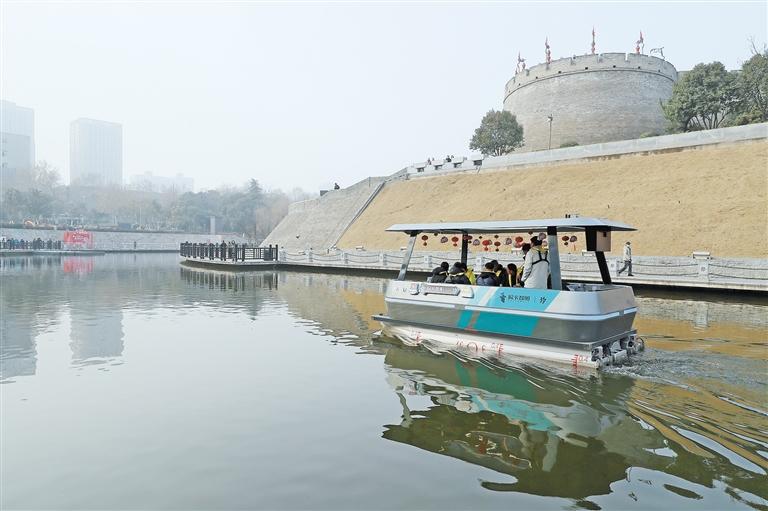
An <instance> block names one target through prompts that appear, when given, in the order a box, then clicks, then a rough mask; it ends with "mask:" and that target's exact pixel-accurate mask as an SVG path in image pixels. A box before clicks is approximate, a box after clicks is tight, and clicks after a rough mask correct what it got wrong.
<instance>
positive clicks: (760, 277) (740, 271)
mask: <svg viewBox="0 0 768 511" xmlns="http://www.w3.org/2000/svg"><path fill="white" fill-rule="evenodd" d="M456 258H457V254H456V253H455V252H425V253H419V254H414V256H413V257H412V258H411V261H410V264H409V266H408V268H409V271H411V272H415V273H426V272H430V271H431V270H432V269H433V268H435V267H436V266H438V265H439V264H440V262H441V261H448V262H449V263H450V262H452V261H455V260H456ZM403 259H404V254H403V252H402V251H381V252H367V251H333V252H323V253H315V252H312V251H307V252H301V253H290V252H289V253H286V252H281V253H280V254H279V256H278V265H279V267H285V266H298V267H311V268H320V269H323V268H326V269H334V270H357V271H360V270H364V271H375V272H382V271H391V272H392V274H393V278H394V275H396V272H397V271H398V270H399V269H400V267H401V265H402V262H403ZM492 259H497V260H498V261H499V262H500V263H501V264H503V265H504V266H506V265H507V264H508V263H514V264H516V265H518V266H520V265H521V264H522V258H521V257H520V256H519V255H517V254H514V255H513V254H509V253H495V252H480V253H478V252H470V254H469V258H468V262H469V263H470V265H474V268H475V271H476V272H477V273H479V271H480V268H482V267H483V265H484V264H485V263H486V262H488V261H490V260H492ZM621 264H622V263H621V261H620V258H618V257H612V258H608V268H609V270H610V271H611V275H612V278H613V280H614V282H615V283H618V284H627V285H635V286H647V287H660V288H680V289H702V290H714V291H746V292H759V293H768V260H765V259H694V258H692V257H636V258H634V264H633V274H634V277H627V276H626V273H625V274H624V275H623V276H621V277H616V276H615V275H616V272H617V270H618V269H619V268H620V267H621ZM561 268H562V275H563V279H565V280H570V281H576V282H601V277H600V272H599V270H598V268H597V261H595V258H594V256H593V255H591V254H587V255H575V254H562V255H561Z"/></svg>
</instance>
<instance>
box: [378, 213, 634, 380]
mask: <svg viewBox="0 0 768 511" xmlns="http://www.w3.org/2000/svg"><path fill="white" fill-rule="evenodd" d="M634 230H635V229H634V228H633V227H631V226H629V225H626V224H623V223H619V222H612V221H608V220H603V219H600V218H585V217H574V218H549V219H538V220H515V221H493V222H448V223H425V224H396V225H393V226H391V227H389V228H388V229H387V231H389V232H403V233H406V234H407V235H409V236H410V240H409V243H408V246H407V247H406V250H405V253H404V258H403V263H402V266H401V268H400V272H399V274H398V276H397V279H395V280H391V281H390V282H389V283H388V285H387V291H386V294H385V303H386V307H387V312H386V314H379V315H375V316H374V319H376V320H378V321H380V322H381V324H382V326H383V328H382V333H383V334H384V335H388V336H391V337H395V338H397V339H399V340H401V341H402V342H404V343H405V344H410V345H418V344H422V343H426V344H427V345H429V344H435V345H436V347H439V346H442V347H446V346H447V347H449V348H451V349H457V350H461V351H469V352H470V353H473V354H476V355H479V356H488V357H497V358H506V357H513V358H516V357H532V358H541V359H545V360H549V361H555V362H564V363H567V364H571V365H573V366H578V367H592V368H600V367H603V366H606V365H611V364H617V363H620V362H623V361H625V360H626V359H627V358H628V357H629V355H632V354H635V353H637V352H638V351H641V350H642V349H643V347H644V345H643V341H642V339H641V338H640V337H638V335H637V331H636V330H633V328H632V324H633V322H634V319H635V314H636V313H637V304H636V303H635V296H634V293H633V292H632V288H631V287H630V286H622V285H616V284H613V283H612V282H611V275H610V273H609V271H608V264H607V262H606V259H605V252H608V251H610V250H611V232H612V231H634ZM539 232H542V233H546V239H547V245H548V251H549V257H548V258H549V264H550V276H551V289H529V288H524V287H487V286H473V285H462V284H442V283H441V284H435V283H429V282H424V281H422V282H415V281H407V280H406V279H405V277H406V272H407V269H408V264H409V262H410V260H411V256H412V255H413V249H414V247H415V245H416V241H417V237H418V236H419V235H420V234H422V233H424V234H432V233H436V234H441V233H442V234H449V235H450V234H453V235H458V236H460V237H461V238H460V239H461V262H463V263H465V264H466V262H467V254H468V248H469V243H470V239H471V238H472V237H477V238H479V237H480V236H483V235H485V236H492V235H499V234H514V233H517V234H532V233H539ZM573 232H578V233H583V236H584V238H585V241H586V249H587V251H589V252H594V255H595V260H596V262H597V266H598V268H599V270H600V275H601V278H602V283H595V284H585V283H564V282H563V281H562V279H561V272H560V256H559V251H558V235H559V234H562V233H573ZM457 239H458V238H457ZM457 244H458V241H457Z"/></svg>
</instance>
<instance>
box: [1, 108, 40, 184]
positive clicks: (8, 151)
mask: <svg viewBox="0 0 768 511" xmlns="http://www.w3.org/2000/svg"><path fill="white" fill-rule="evenodd" d="M34 166H35V111H34V110H32V109H31V108H26V107H23V106H18V105H17V104H16V103H12V102H10V101H5V100H0V177H1V178H2V181H3V183H4V185H5V186H16V184H17V182H21V181H23V180H24V176H27V177H28V174H29V170H30V169H31V168H32V167H34Z"/></svg>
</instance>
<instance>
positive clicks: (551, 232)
mask: <svg viewBox="0 0 768 511" xmlns="http://www.w3.org/2000/svg"><path fill="white" fill-rule="evenodd" d="M547 246H548V248H549V274H550V275H551V277H552V289H557V290H561V289H563V279H562V277H561V276H560V251H559V250H558V242H557V227H547Z"/></svg>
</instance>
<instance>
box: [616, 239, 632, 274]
mask: <svg viewBox="0 0 768 511" xmlns="http://www.w3.org/2000/svg"><path fill="white" fill-rule="evenodd" d="M623 257H624V266H622V267H621V269H620V270H619V271H618V273H617V275H621V272H623V271H624V270H628V271H627V276H628V277H634V275H632V244H631V243H630V242H629V241H628V242H626V243H625V244H624V256H623Z"/></svg>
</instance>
